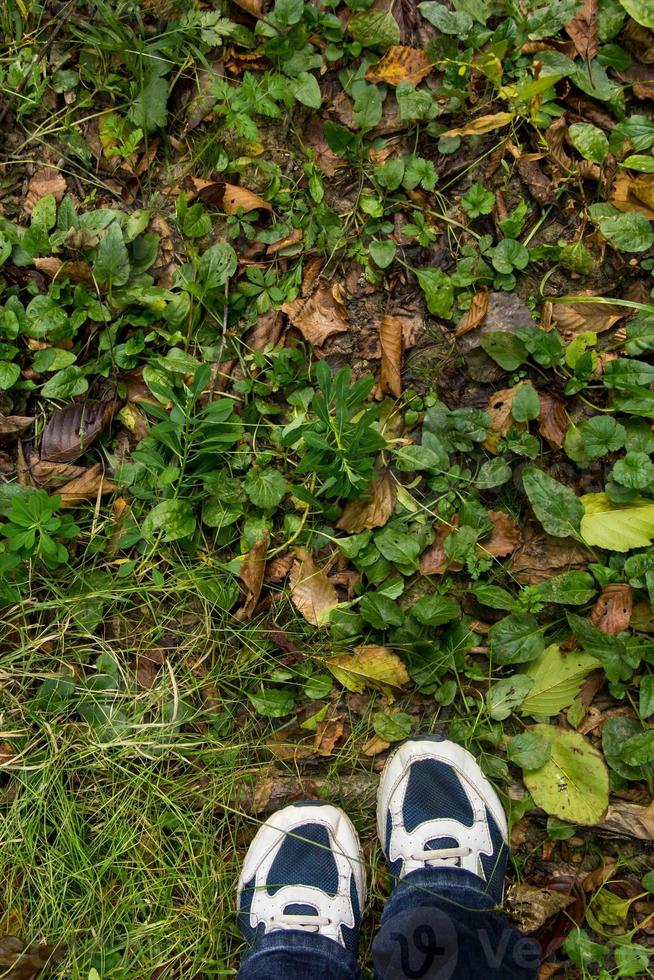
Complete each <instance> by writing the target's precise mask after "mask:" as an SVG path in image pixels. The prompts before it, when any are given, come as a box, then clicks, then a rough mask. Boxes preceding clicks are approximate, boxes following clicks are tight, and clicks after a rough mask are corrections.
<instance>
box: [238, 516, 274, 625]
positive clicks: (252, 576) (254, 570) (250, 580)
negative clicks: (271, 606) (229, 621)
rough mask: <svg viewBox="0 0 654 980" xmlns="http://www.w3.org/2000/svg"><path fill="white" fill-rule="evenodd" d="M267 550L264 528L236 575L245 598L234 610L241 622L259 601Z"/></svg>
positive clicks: (249, 614) (251, 612)
mask: <svg viewBox="0 0 654 980" xmlns="http://www.w3.org/2000/svg"><path fill="white" fill-rule="evenodd" d="M267 551H268V531H267V530H266V531H264V532H263V534H262V535H261V537H260V538H259V540H258V541H257V543H256V544H255V545H254V547H253V548H251V549H250V551H249V552H248V553H247V555H246V556H245V558H244V559H243V561H242V562H241V568H240V571H239V575H238V577H239V579H240V580H241V585H242V586H243V590H244V592H245V600H244V602H243V605H242V606H241V608H240V609H237V611H236V618H237V619H238V620H240V621H241V622H242V621H243V620H246V619H250V617H251V616H252V614H253V613H254V610H255V609H256V606H257V603H258V601H259V596H260V595H261V587H262V586H263V578H264V573H265V571H266V553H267Z"/></svg>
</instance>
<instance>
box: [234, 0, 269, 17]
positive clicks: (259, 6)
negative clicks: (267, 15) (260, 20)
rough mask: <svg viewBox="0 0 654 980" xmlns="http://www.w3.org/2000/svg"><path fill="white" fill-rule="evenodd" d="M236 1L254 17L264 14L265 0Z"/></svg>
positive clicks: (238, 5)
mask: <svg viewBox="0 0 654 980" xmlns="http://www.w3.org/2000/svg"><path fill="white" fill-rule="evenodd" d="M234 3H235V4H236V6H237V7H240V8H241V10H246V11H247V12H248V14H252V16H253V17H261V16H263V0H234Z"/></svg>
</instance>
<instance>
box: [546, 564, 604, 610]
mask: <svg viewBox="0 0 654 980" xmlns="http://www.w3.org/2000/svg"><path fill="white" fill-rule="evenodd" d="M535 588H536V589H537V590H538V594H539V596H540V598H541V599H542V601H543V602H556V603H560V604H561V605H564V606H583V605H584V603H586V602H589V601H590V599H592V598H593V596H594V595H595V592H596V585H595V579H594V578H593V576H592V575H589V574H588V572H575V571H571V572H563V573H562V574H561V575H553V576H552V578H548V579H547V581H546V582H541V583H540V584H539V585H537V586H535Z"/></svg>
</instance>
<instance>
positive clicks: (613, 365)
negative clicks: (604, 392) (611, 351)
mask: <svg viewBox="0 0 654 980" xmlns="http://www.w3.org/2000/svg"><path fill="white" fill-rule="evenodd" d="M602 380H603V381H604V384H605V385H606V387H607V388H618V389H620V388H623V389H624V388H626V389H627V390H629V389H630V388H631V387H633V386H635V385H650V384H653V383H654V364H648V362H647V361H639V360H636V359H635V358H633V357H632V358H626V357H617V358H616V359H615V360H614V361H609V362H608V364H606V365H605V367H604V375H603V377H602Z"/></svg>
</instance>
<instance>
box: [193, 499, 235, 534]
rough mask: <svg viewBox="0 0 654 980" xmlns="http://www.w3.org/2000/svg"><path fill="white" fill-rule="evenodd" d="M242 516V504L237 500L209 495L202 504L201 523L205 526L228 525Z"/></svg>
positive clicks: (218, 526) (217, 526)
mask: <svg viewBox="0 0 654 980" xmlns="http://www.w3.org/2000/svg"><path fill="white" fill-rule="evenodd" d="M242 516H243V504H242V503H240V502H238V501H231V500H223V498H222V497H209V498H208V499H207V500H205V502H204V504H203V505H202V523H203V524H206V526H207V527H215V528H220V527H228V526H229V525H230V524H234V523H235V522H236V521H237V520H238V519H239V518H240V517H242Z"/></svg>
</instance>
